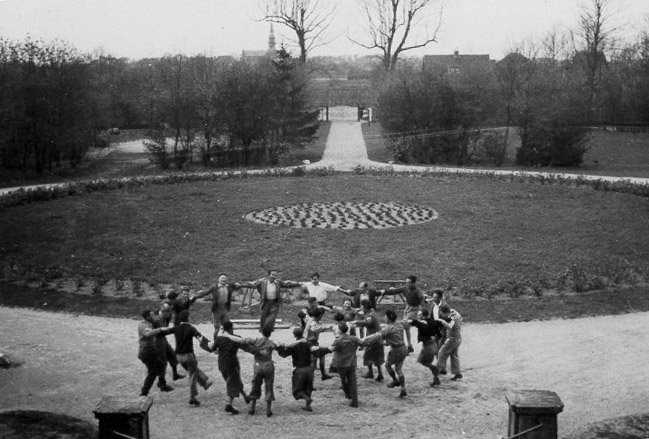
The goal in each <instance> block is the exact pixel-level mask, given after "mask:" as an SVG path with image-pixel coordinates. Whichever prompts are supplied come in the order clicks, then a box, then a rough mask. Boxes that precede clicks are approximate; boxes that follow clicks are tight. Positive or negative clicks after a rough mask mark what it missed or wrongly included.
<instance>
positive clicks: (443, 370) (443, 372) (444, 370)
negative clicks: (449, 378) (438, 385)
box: [439, 369, 447, 375]
mask: <svg viewBox="0 0 649 439" xmlns="http://www.w3.org/2000/svg"><path fill="white" fill-rule="evenodd" d="M446 373H447V372H446V369H440V370H439V374H440V375H446Z"/></svg>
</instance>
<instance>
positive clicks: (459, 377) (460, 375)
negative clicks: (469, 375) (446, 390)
mask: <svg viewBox="0 0 649 439" xmlns="http://www.w3.org/2000/svg"><path fill="white" fill-rule="evenodd" d="M462 378H464V375H462V374H461V373H458V374H456V375H453V378H451V381H457V380H461V379H462Z"/></svg>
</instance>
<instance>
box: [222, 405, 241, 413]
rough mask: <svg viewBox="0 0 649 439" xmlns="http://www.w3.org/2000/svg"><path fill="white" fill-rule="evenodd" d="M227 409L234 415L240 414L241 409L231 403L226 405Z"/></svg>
mask: <svg viewBox="0 0 649 439" xmlns="http://www.w3.org/2000/svg"><path fill="white" fill-rule="evenodd" d="M225 411H226V412H228V413H232V414H233V415H238V414H239V410H237V409H235V408H234V407H232V406H231V405H230V404H228V405H226V406H225Z"/></svg>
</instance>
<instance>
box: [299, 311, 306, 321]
mask: <svg viewBox="0 0 649 439" xmlns="http://www.w3.org/2000/svg"><path fill="white" fill-rule="evenodd" d="M297 316H298V318H299V319H300V320H304V319H305V318H306V312H304V310H300V311H298V313H297Z"/></svg>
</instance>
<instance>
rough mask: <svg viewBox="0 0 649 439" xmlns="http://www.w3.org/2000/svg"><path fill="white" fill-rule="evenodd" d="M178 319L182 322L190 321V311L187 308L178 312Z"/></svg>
mask: <svg viewBox="0 0 649 439" xmlns="http://www.w3.org/2000/svg"><path fill="white" fill-rule="evenodd" d="M178 320H179V321H180V322H188V321H189V311H187V310H186V309H184V310H182V311H180V313H178Z"/></svg>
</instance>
